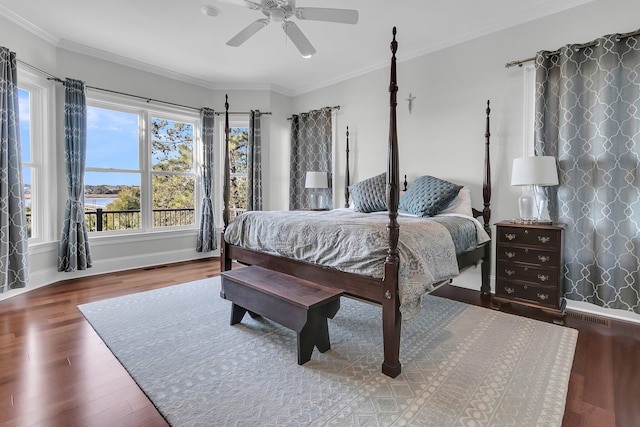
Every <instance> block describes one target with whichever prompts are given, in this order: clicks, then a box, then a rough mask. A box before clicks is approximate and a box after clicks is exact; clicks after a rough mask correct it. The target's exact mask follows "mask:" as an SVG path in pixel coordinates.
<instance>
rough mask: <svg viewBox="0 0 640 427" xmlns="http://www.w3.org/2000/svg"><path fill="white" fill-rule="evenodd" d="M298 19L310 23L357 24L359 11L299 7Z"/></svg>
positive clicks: (297, 11)
mask: <svg viewBox="0 0 640 427" xmlns="http://www.w3.org/2000/svg"><path fill="white" fill-rule="evenodd" d="M296 17H297V18H298V19H307V20H310V21H326V22H337V23H340V24H357V23H358V17H359V15H358V11H357V10H352V9H330V8H323V7H297V8H296Z"/></svg>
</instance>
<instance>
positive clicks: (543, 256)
mask: <svg viewBox="0 0 640 427" xmlns="http://www.w3.org/2000/svg"><path fill="white" fill-rule="evenodd" d="M549 259H551V258H550V257H548V256H546V255H538V261H540V262H549Z"/></svg>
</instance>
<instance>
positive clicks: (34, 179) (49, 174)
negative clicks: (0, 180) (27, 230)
mask: <svg viewBox="0 0 640 427" xmlns="http://www.w3.org/2000/svg"><path fill="white" fill-rule="evenodd" d="M17 73H18V88H19V89H22V90H26V91H28V92H29V112H30V118H29V130H30V145H31V147H30V153H31V158H30V159H29V161H28V162H25V161H24V160H23V161H22V168H23V170H24V168H25V167H29V168H30V169H31V236H32V237H29V240H28V245H29V246H33V245H37V244H39V243H44V242H51V241H54V240H56V230H57V227H56V224H57V223H58V221H57V219H58V215H57V209H56V208H55V207H56V206H57V200H56V198H55V196H56V194H57V191H46V187H47V185H46V183H56V180H55V175H54V174H55V155H54V150H53V148H54V147H53V146H54V144H53V142H52V141H54V140H55V139H54V135H55V133H54V130H53V120H52V117H53V111H55V109H54V105H53V103H54V90H55V87H54V82H52V81H49V80H48V79H47V78H46V77H43V76H41V75H40V74H36V73H34V72H32V71H31V70H29V69H26V68H24V67H22V66H21V65H18V71H17ZM23 179H24V177H23ZM54 185H57V184H54ZM56 190H57V188H56ZM45 212H46V214H45Z"/></svg>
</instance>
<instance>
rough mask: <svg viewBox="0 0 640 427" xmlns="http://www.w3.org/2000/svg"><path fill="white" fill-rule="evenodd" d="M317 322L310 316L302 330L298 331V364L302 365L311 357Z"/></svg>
mask: <svg viewBox="0 0 640 427" xmlns="http://www.w3.org/2000/svg"><path fill="white" fill-rule="evenodd" d="M317 326H318V325H317V322H316V319H315V318H310V319H309V320H307V323H306V324H305V325H304V327H303V328H302V330H301V331H300V332H298V340H297V341H298V343H297V346H298V365H304V364H305V363H307V362H308V361H309V360H310V359H311V353H313V346H314V345H315V341H316V331H317Z"/></svg>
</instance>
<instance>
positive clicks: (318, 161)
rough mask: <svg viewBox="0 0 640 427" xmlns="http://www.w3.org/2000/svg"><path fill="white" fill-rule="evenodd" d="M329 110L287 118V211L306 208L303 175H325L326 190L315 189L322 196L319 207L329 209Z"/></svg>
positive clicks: (330, 141)
mask: <svg viewBox="0 0 640 427" xmlns="http://www.w3.org/2000/svg"><path fill="white" fill-rule="evenodd" d="M331 144H332V135H331V108H328V107H327V108H323V109H321V110H313V111H310V112H308V113H302V114H298V115H294V116H293V117H292V119H291V170H290V173H289V210H295V209H304V208H306V207H309V206H310V200H309V197H308V196H309V194H310V193H309V191H308V190H306V189H305V187H304V184H305V178H306V173H307V172H310V171H313V172H327V177H328V181H329V188H324V189H317V190H316V191H317V194H318V195H324V197H323V198H322V200H324V206H321V207H323V208H331V205H332V194H333V192H332V191H331V187H332V182H333V165H332V161H331V155H332V146H331Z"/></svg>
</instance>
